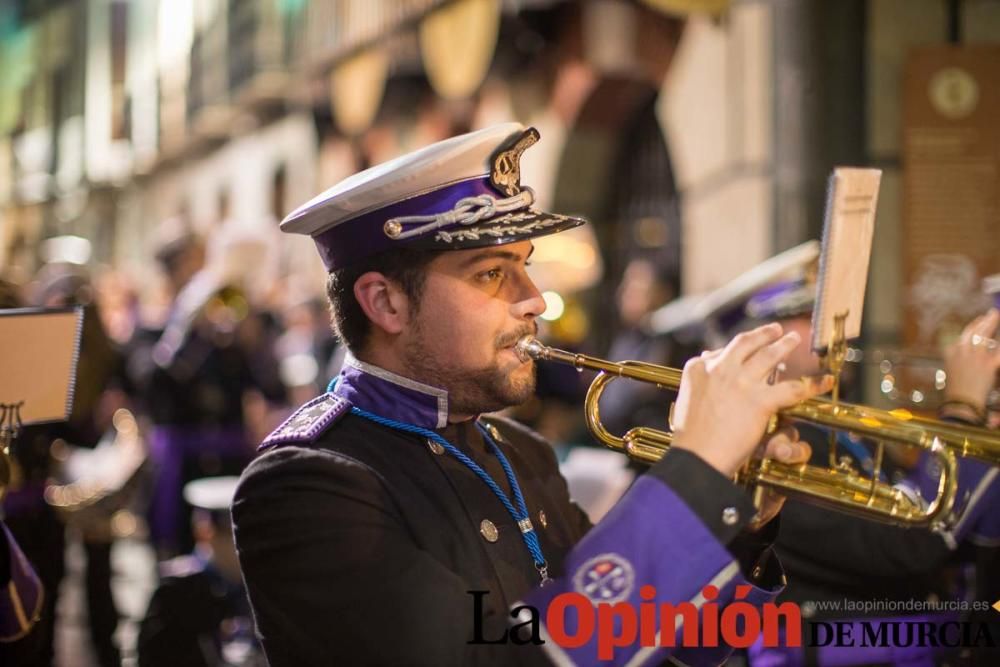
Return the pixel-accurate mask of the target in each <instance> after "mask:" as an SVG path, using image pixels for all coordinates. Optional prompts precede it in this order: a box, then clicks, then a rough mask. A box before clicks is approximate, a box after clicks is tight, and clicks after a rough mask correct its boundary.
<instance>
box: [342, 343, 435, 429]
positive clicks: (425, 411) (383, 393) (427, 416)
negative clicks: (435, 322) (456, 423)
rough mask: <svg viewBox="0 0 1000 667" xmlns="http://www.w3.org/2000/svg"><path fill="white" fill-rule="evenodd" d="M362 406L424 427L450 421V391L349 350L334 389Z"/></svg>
mask: <svg viewBox="0 0 1000 667" xmlns="http://www.w3.org/2000/svg"><path fill="white" fill-rule="evenodd" d="M333 393H334V395H336V396H341V397H343V398H345V399H347V400H348V401H350V402H351V405H354V406H357V407H359V408H361V409H362V410H368V411H369V412H374V413H375V414H377V415H380V416H382V417H386V418H387V419H395V420H398V421H401V422H406V423H407V424H413V425H414V426H420V427H422V428H429V429H440V428H444V427H445V426H447V425H448V392H447V391H445V390H444V389H439V388H437V387H432V386H430V385H427V384H424V383H422V382H417V381H416V380H411V379H410V378H406V377H403V376H402V375H397V374H395V373H393V372H391V371H387V370H385V369H384V368H379V367H378V366H373V365H372V364H368V363H365V362H363V361H359V360H358V359H355V358H354V356H353V355H351V354H348V355H347V358H346V359H345V360H344V367H343V369H342V370H341V371H340V377H339V378H338V379H337V385H336V386H335V387H334V389H333Z"/></svg>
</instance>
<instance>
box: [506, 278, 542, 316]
mask: <svg viewBox="0 0 1000 667" xmlns="http://www.w3.org/2000/svg"><path fill="white" fill-rule="evenodd" d="M517 290H518V292H517V295H516V297H515V300H514V302H513V310H514V316H515V317H517V318H518V319H531V320H533V319H535V318H536V317H538V316H539V315H541V314H542V313H544V312H545V308H546V304H545V299H543V298H542V293H541V292H539V291H538V288H537V287H535V283H534V282H532V280H531V278H529V277H528V276H527V275H522V276H521V279H520V281H519V283H518V286H517Z"/></svg>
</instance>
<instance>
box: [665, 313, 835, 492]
mask: <svg viewBox="0 0 1000 667" xmlns="http://www.w3.org/2000/svg"><path fill="white" fill-rule="evenodd" d="M800 343H801V337H800V336H799V334H797V333H795V332H791V333H787V334H784V335H783V334H782V328H781V325H780V324H776V323H775V324H768V325H766V326H762V327H758V328H757V329H753V330H752V331H747V332H745V333H741V334H739V335H738V336H736V337H735V338H733V340H732V341H730V343H729V344H728V345H726V347H724V348H722V349H720V350H713V351H710V352H705V353H703V354H702V355H701V356H700V357H695V358H693V359H691V360H690V361H688V362H687V364H685V366H684V373H683V376H682V378H681V386H680V391H679V393H678V396H677V403H676V405H675V408H674V419H673V426H674V442H673V445H674V446H675V447H679V448H681V449H687V450H689V451H691V452H693V453H695V454H697V455H698V456H700V457H701V458H702V459H703V460H704V461H705V462H707V463H708V464H709V465H711V466H712V467H713V468H715V469H716V470H718V471H719V472H720V473H722V474H723V475H725V476H727V477H732V476H734V475H735V474H736V472H737V471H738V470H739V469H740V467H741V466H742V465H743V464H744V463H745V462H746V461H747V460H748V459H749V458H750V457H751V456H752V455H753V454H754V452H755V450H758V449H759V448H760V447H761V445H762V444H763V449H764V455H765V456H767V457H769V458H775V459H777V460H779V461H782V462H786V463H800V462H802V461H804V460H805V459H808V457H809V450H808V447H807V446H806V445H804V444H802V443H798V442H796V438H797V434H796V433H795V432H794V430H793V431H781V430H779V431H776V432H775V433H774V434H772V435H771V436H770V437H769V438H766V439H765V441H764V442H763V443H762V436H764V433H765V431H766V429H767V425H768V423H769V421H770V419H771V416H772V415H774V414H775V413H777V412H778V410H780V409H781V408H786V407H790V406H792V405H795V404H796V403H800V402H802V401H804V400H807V399H810V398H812V397H814V396H817V395H819V394H822V393H824V392H827V391H829V390H830V389H831V388H832V387H833V377H832V376H823V377H822V378H818V379H817V378H802V379H797V380H782V381H778V382H774V383H771V381H770V380H771V379H772V377H771V376H772V372H773V370H774V368H775V367H776V366H777V365H778V364H779V363H781V361H782V360H783V359H784V358H785V357H786V356H788V354H789V353H790V352H791V351H792V350H793V349H795V347H796V346H798V345H799V344H800ZM792 435H795V436H796V438H793V437H791V436H792ZM778 507H780V502H778Z"/></svg>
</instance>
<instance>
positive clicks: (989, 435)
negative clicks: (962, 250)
mask: <svg viewBox="0 0 1000 667" xmlns="http://www.w3.org/2000/svg"><path fill="white" fill-rule="evenodd" d="M516 350H517V352H518V354H519V355H520V356H521V358H522V359H524V360H528V359H535V360H537V361H553V362H556V363H563V364H569V365H571V366H573V367H574V368H576V369H578V370H583V369H587V370H594V371H599V374H598V376H597V378H596V379H595V380H594V382H593V383H592V384H591V385H590V389H589V390H588V392H587V399H586V404H585V418H586V421H587V427H588V428H589V429H590V431H591V433H592V434H593V435H594V437H595V438H597V439H598V440H599V441H601V442H602V443H603V444H604V445H606V446H607V447H610V448H611V449H615V450H618V451H621V452H624V453H625V454H627V455H629V456H630V457H631V458H634V459H636V460H638V461H641V462H644V463H655V462H656V461H658V460H659V459H660V458H662V457H663V455H664V454H665V453H666V452H667V450H668V449H669V447H670V445H671V443H672V440H673V435H672V433H670V432H669V431H666V430H659V429H653V428H648V427H636V428H632V429H630V430H629V431H628V432H626V433H625V434H624V435H621V436H618V435H615V434H613V433H611V432H609V431H608V430H607V429H606V428H605V426H604V424H603V423H602V422H601V415H600V406H599V403H600V399H601V396H602V394H603V393H604V390H605V389H606V388H607V386H608V385H609V384H611V382H613V381H615V380H617V379H630V380H636V381H639V382H646V383H649V384H654V385H656V386H657V387H659V388H661V389H670V390H677V389H679V388H680V383H681V371H680V370H678V369H674V368H669V367H666V366H660V365H657V364H650V363H646V362H639V361H623V362H612V361H607V360H605V359H600V358H597V357H591V356H588V355H583V354H575V353H572V352H567V351H565V350H559V349H556V348H552V347H548V346H545V345H543V344H542V343H540V342H539V341H538V340H537V339H535V338H534V337H532V336H526V337H525V338H523V339H521V341H519V342H518V344H517V346H516ZM779 416H780V417H782V418H785V419H789V420H792V421H798V422H806V423H812V424H817V425H820V426H824V427H827V428H831V429H834V430H840V431H847V432H850V433H854V434H857V435H861V436H865V437H868V438H871V439H874V440H877V441H879V442H895V443H899V444H904V445H909V446H913V447H920V448H923V449H926V450H928V451H929V452H930V453H931V454H932V455H933V456H934V457H935V458H936V460H937V464H938V466H939V467H940V469H941V477H940V478H939V480H938V489H937V495H936V497H935V498H934V499H933V500H932V501H930V503H925V501H923V500H922V499H921V498H919V496H917V497H914V496H911V495H909V494H907V493H906V492H905V491H903V490H901V489H899V488H897V487H894V486H891V485H890V484H887V483H885V482H882V481H879V480H878V478H877V471H878V468H879V467H880V466H881V460H880V459H881V456H880V455H879V457H878V460H877V463H876V466H875V469H876V477H874V478H868V477H865V476H863V475H861V474H859V473H858V472H857V471H856V470H854V469H853V468H852V467H851V466H850V465H849V464H847V463H843V462H842V463H840V464H838V465H837V466H835V467H831V468H824V467H819V466H813V465H806V464H801V465H789V464H784V463H780V462H778V461H774V460H771V459H763V460H754V461H750V462H749V463H748V464H747V465H746V466H744V468H743V469H742V470H741V471H740V472H739V474H738V476H737V481H738V482H740V483H742V484H744V485H746V486H748V487H767V488H773V489H775V490H776V491H779V492H780V493H782V494H784V495H786V496H789V497H792V498H797V499H799V500H802V501H804V502H808V503H811V504H815V505H820V506H823V507H827V508H830V509H834V510H837V511H841V512H846V513H848V514H852V515H855V516H859V517H863V518H866V519H870V520H875V521H881V522H883V523H890V524H898V525H909V526H927V525H931V524H933V523H935V522H938V521H940V520H942V519H943V517H945V516H947V514H948V513H949V512H950V511H951V508H952V506H953V505H954V502H955V493H956V490H957V486H958V479H957V462H956V457H957V456H963V457H965V456H968V457H973V458H976V459H979V460H981V461H984V462H986V463H989V464H991V465H998V464H1000V437H998V436H997V435H996V434H995V433H994V432H992V431H989V430H986V429H981V428H973V427H964V426H958V425H955V424H949V423H945V422H939V421H935V420H929V419H922V418H918V417H915V416H914V415H912V414H910V413H909V412H908V411H906V410H891V411H886V410H879V409H877V408H869V407H864V406H857V405H851V404H845V403H835V402H833V401H830V400H827V399H823V398H813V399H810V400H807V401H804V402H802V403H799V404H798V405H795V406H792V407H790V408H786V409H783V410H781V411H780V412H779ZM772 421H773V420H772Z"/></svg>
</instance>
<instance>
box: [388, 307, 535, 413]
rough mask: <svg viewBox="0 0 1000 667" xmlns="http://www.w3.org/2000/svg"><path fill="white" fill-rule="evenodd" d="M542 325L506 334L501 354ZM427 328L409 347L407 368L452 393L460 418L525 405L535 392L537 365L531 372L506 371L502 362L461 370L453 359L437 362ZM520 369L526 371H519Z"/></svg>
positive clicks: (450, 401) (500, 341)
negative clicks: (514, 372)
mask: <svg viewBox="0 0 1000 667" xmlns="http://www.w3.org/2000/svg"><path fill="white" fill-rule="evenodd" d="M537 330H538V326H537V325H535V324H534V323H532V324H531V325H529V326H526V327H523V328H521V329H518V330H517V331H516V332H514V333H511V334H503V335H500V336H498V337H497V339H496V341H494V346H495V348H496V350H497V351H499V350H501V349H502V348H504V347H508V346H510V345H511V344H513V343H515V342H516V341H518V340H520V339H521V338H522V337H524V336H526V335H529V334H535V333H536V332H537ZM425 340H426V338H425V337H424V333H423V329H422V328H421V327H420V326H419V325H418V326H417V328H416V330H415V331H414V335H413V337H412V338H411V339H410V342H409V343H408V344H407V345H406V360H405V362H406V366H407V372H408V374H409V375H410V377H413V378H416V379H419V380H420V381H421V382H424V383H426V384H429V385H431V386H434V387H440V388H442V389H446V390H447V391H448V411H449V412H450V413H452V414H459V415H478V414H482V413H486V412H496V411H497V410H503V409H504V408H509V407H512V406H515V405H521V404H522V403H525V402H526V401H527V400H528V399H529V398H531V397H532V395H533V394H534V393H535V366H534V364H535V362H534V361H529V362H528V364H530V366H529V372H527V373H524V372H522V373H519V374H518V377H514V374H513V371H504V370H502V369H501V368H500V366H499V363H498V360H497V359H496V358H494V361H493V363H492V364H490V365H488V366H486V367H484V368H477V369H468V368H457V367H455V366H454V365H453V364H451V363H449V361H450V360H449V359H435V358H433V355H431V354H428V352H427V351H428V349H429V347H428V346H427V345H425V344H424V341H425ZM517 370H521V371H523V369H521V368H518V369H517Z"/></svg>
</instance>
